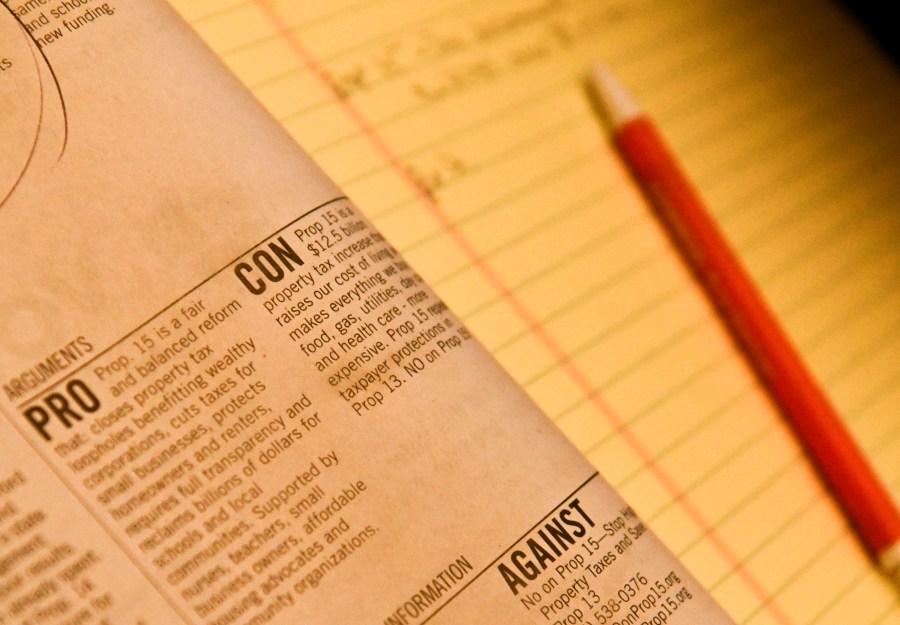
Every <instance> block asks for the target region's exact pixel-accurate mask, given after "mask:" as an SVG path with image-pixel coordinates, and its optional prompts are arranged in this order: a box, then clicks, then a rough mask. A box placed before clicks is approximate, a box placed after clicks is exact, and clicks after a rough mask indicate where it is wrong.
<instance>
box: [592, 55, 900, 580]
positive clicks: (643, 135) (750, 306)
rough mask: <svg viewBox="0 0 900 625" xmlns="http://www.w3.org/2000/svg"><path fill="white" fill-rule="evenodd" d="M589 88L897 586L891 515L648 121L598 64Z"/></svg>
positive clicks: (899, 526) (899, 576)
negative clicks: (591, 88) (596, 97)
mask: <svg viewBox="0 0 900 625" xmlns="http://www.w3.org/2000/svg"><path fill="white" fill-rule="evenodd" d="M592 82H593V85H594V88H595V90H596V92H597V95H598V97H599V99H600V102H601V104H602V105H603V106H604V108H605V109H606V112H607V114H608V117H609V121H610V125H611V126H612V130H613V132H614V138H615V142H616V145H617V147H618V149H619V152H620V153H621V155H622V157H623V159H624V160H625V161H626V163H627V164H628V166H629V168H630V169H631V172H632V175H633V176H634V178H635V179H636V181H637V182H638V184H639V185H640V187H641V189H642V190H643V192H644V195H645V196H646V198H647V200H648V201H649V202H650V204H652V206H653V208H654V209H655V211H656V214H657V217H658V218H659V219H660V221H662V223H663V225H664V226H665V228H666V230H667V231H668V233H669V236H670V237H671V239H672V240H673V241H674V243H675V245H676V246H677V247H678V248H679V250H680V251H681V253H682V256H683V257H684V259H685V261H686V262H687V263H688V264H689V265H690V267H691V269H692V270H693V272H694V274H695V275H696V277H697V278H698V280H699V281H700V283H701V284H702V285H703V287H704V288H705V290H706V293H707V295H708V296H709V297H710V299H711V300H712V302H713V304H714V305H715V306H716V308H717V309H718V312H719V315H720V317H721V318H722V320H723V321H724V322H725V324H726V325H727V326H728V329H729V330H730V331H731V334H732V336H733V337H734V339H735V341H736V342H737V343H738V344H739V346H740V347H741V348H742V350H743V351H744V353H745V354H746V356H747V358H748V360H749V361H750V363H751V365H752V366H753V368H754V370H755V371H756V374H757V375H758V377H759V378H760V380H762V382H763V384H764V385H765V387H766V388H767V389H768V391H769V394H770V395H771V396H772V398H773V399H774V401H775V403H776V404H777V405H778V406H779V408H780V409H781V412H782V414H783V415H784V416H785V417H786V418H787V419H788V421H789V422H790V423H791V425H792V426H793V429H794V431H795V433H796V434H797V436H798V438H799V439H800V441H801V442H802V443H803V445H804V447H805V448H806V450H807V452H808V455H809V456H810V458H811V459H812V461H813V463H814V464H815V465H816V467H817V468H818V471H819V474H820V475H821V476H822V478H823V479H824V480H825V482H826V483H827V484H828V486H829V487H830V488H831V490H832V492H833V493H834V496H835V497H836V499H837V500H838V502H839V503H840V505H841V507H842V508H843V510H844V513H845V514H846V515H847V517H848V519H849V520H850V522H851V523H852V525H853V526H854V527H855V528H856V530H857V533H858V535H859V537H860V538H861V540H862V542H863V544H864V545H865V546H866V548H867V549H868V550H869V551H870V553H871V554H872V556H873V557H874V558H875V559H876V560H877V561H878V562H879V564H880V565H881V567H882V568H883V570H884V571H885V572H886V573H887V575H888V576H889V577H890V579H891V580H893V582H894V583H895V584H896V585H897V586H900V513H898V511H897V508H896V506H895V504H894V502H893V500H892V499H891V496H890V494H889V493H888V492H887V491H886V490H885V489H884V487H883V486H882V485H881V483H880V482H879V480H878V478H877V477H876V476H875V473H874V472H873V471H872V469H871V468H870V467H869V465H868V462H867V461H866V459H865V457H864V456H863V454H862V453H861V452H860V450H859V448H858V447H857V446H856V444H855V443H854V442H853V439H852V438H851V436H850V434H849V433H848V432H847V430H846V429H845V428H844V426H843V424H842V422H841V418H840V417H839V416H838V414H837V412H836V411H835V409H834V408H833V407H832V406H831V403H830V402H829V400H828V398H827V397H826V396H825V394H824V393H823V392H822V390H821V389H820V388H819V385H818V384H817V383H816V381H815V380H814V379H813V376H812V375H811V374H810V373H809V371H808V370H807V369H806V367H805V366H804V364H803V362H802V360H801V359H800V356H799V355H798V354H797V351H796V350H795V349H794V347H793V346H792V345H791V342H790V340H789V339H788V337H787V335H786V334H785V332H784V331H783V330H782V329H781V326H780V324H779V323H778V321H777V320H776V318H775V316H774V315H773V314H772V312H771V311H770V310H769V308H768V306H767V305H766V303H765V301H764V300H763V297H762V295H761V294H760V293H759V291H758V290H757V289H756V287H755V286H754V285H753V282H752V281H751V279H750V277H749V275H748V274H747V272H746V271H745V270H744V268H743V266H742V265H741V263H740V261H739V260H738V259H737V257H736V256H735V254H734V252H733V251H732V250H731V247H730V246H729V245H728V243H727V242H726V241H725V239H724V237H723V236H722V235H721V234H720V233H719V231H718V229H717V228H716V225H715V223H714V222H713V220H712V219H711V217H710V215H709V213H708V212H707V210H706V209H705V207H704V205H703V202H702V200H701V199H700V196H699V195H698V194H697V192H696V191H695V190H694V188H693V186H692V185H691V183H690V182H689V181H688V179H687V177H686V176H685V175H684V173H683V172H682V171H681V168H680V167H679V165H678V163H677V161H676V160H675V158H674V157H673V155H672V154H671V153H670V152H669V150H668V149H667V147H666V145H665V143H664V142H663V140H662V138H661V136H660V135H659V133H658V132H657V131H656V129H655V127H654V125H653V123H652V122H651V121H650V119H649V118H648V117H647V116H646V115H645V114H644V113H643V112H642V111H641V110H640V109H639V108H638V107H637V106H636V105H635V104H634V102H633V101H632V100H631V98H630V97H629V96H628V94H627V93H626V92H625V90H624V89H623V87H622V86H621V85H620V84H619V82H618V81H617V80H616V79H615V77H614V76H613V75H612V74H611V72H610V71H609V70H608V69H606V68H605V67H603V66H597V67H595V68H594V69H593V71H592Z"/></svg>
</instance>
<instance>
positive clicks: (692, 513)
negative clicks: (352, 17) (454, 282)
mask: <svg viewBox="0 0 900 625" xmlns="http://www.w3.org/2000/svg"><path fill="white" fill-rule="evenodd" d="M256 4H257V5H258V6H259V8H260V10H261V11H262V12H263V13H264V14H265V16H266V18H267V19H268V20H269V21H270V22H271V23H272V25H273V26H274V27H275V29H276V30H277V32H279V33H280V34H281V35H282V36H283V37H284V40H285V42H286V43H287V44H288V46H289V47H290V48H291V51H292V52H294V54H295V55H296V56H297V57H298V58H299V59H300V61H301V62H302V63H303V64H304V65H305V66H306V67H307V68H308V69H309V70H310V71H311V72H312V73H313V74H314V75H315V76H316V77H318V78H319V79H320V80H321V81H322V83H323V84H324V85H325V86H326V88H327V89H328V90H329V91H330V92H331V94H332V96H333V97H334V99H335V100H336V101H337V102H338V104H340V106H341V108H342V109H343V111H344V113H345V114H346V115H347V116H348V117H349V118H350V119H351V120H352V121H353V123H354V124H355V125H356V126H357V128H359V130H360V132H361V133H362V134H363V135H364V136H365V137H366V139H367V140H368V141H369V143H370V144H371V145H372V147H373V148H375V150H376V151H377V152H378V153H379V154H380V155H381V156H382V157H383V158H384V159H385V160H386V161H387V162H388V163H390V165H391V167H392V168H393V169H394V170H395V172H396V173H397V174H398V175H399V176H400V178H402V179H403V181H404V182H406V184H407V185H408V186H409V187H410V188H411V189H412V190H413V192H414V193H415V194H416V196H417V197H418V198H419V200H420V201H421V202H422V204H424V205H425V206H426V207H427V208H428V210H429V211H430V212H431V214H432V216H433V217H434V218H435V219H436V220H437V221H438V223H439V224H440V226H441V228H442V229H443V230H444V231H445V232H446V233H447V234H448V235H449V236H450V237H451V238H452V239H453V241H454V242H455V243H456V245H457V246H459V248H460V249H461V250H462V252H463V253H464V254H465V255H466V256H467V257H468V258H469V260H470V262H471V263H472V264H473V265H474V266H475V267H477V268H478V270H479V271H480V272H481V273H482V275H483V276H484V277H485V279H487V281H488V282H489V283H490V284H491V286H493V287H494V289H496V290H497V292H498V293H499V294H500V295H501V296H502V297H503V299H504V300H505V301H506V302H507V303H508V304H509V305H510V307H511V308H512V309H513V310H514V311H515V313H516V314H517V315H518V316H519V317H520V318H521V319H522V321H523V322H524V323H525V325H526V327H527V328H528V329H529V330H531V331H532V332H534V334H535V336H537V338H538V339H539V340H540V342H541V344H542V345H543V346H544V348H545V349H547V351H548V352H550V355H551V356H552V357H553V359H554V360H556V362H557V363H558V364H559V366H560V367H562V368H563V370H564V371H565V372H566V373H567V374H568V375H569V377H571V378H572V380H573V381H574V382H575V383H576V384H577V385H578V387H579V388H581V390H582V392H584V393H585V395H586V396H587V397H588V398H589V399H590V400H591V402H592V403H593V404H594V406H595V407H596V408H597V409H598V410H599V411H600V412H601V413H602V414H603V415H604V416H605V417H606V418H607V420H608V421H609V422H610V423H611V424H612V426H613V427H614V429H615V430H616V431H617V432H618V433H619V434H620V435H621V436H622V438H623V439H624V440H625V442H626V443H627V444H628V445H629V446H631V448H632V449H633V450H634V452H635V453H636V454H637V455H638V457H639V458H640V459H641V461H642V462H643V463H644V464H645V465H646V466H647V468H648V469H649V470H650V471H651V473H652V474H653V475H654V476H655V477H656V478H657V479H658V480H659V481H660V483H661V484H662V485H663V486H664V487H665V489H666V490H667V491H668V492H669V494H670V495H671V496H672V499H673V501H675V502H677V503H678V504H680V505H681V507H682V508H683V509H684V511H685V512H686V513H687V514H688V516H689V517H690V518H691V519H692V520H693V522H694V523H695V524H696V525H697V527H698V528H699V529H700V531H701V532H702V533H703V534H704V535H705V536H706V537H707V538H708V539H709V540H710V542H711V543H712V544H713V545H714V546H715V547H716V549H717V550H718V551H719V554H720V555H721V556H722V557H723V558H724V559H725V561H726V562H728V564H729V566H731V567H732V568H733V569H734V570H735V572H737V574H738V575H739V576H740V577H741V579H743V580H744V583H746V584H747V586H748V587H749V588H750V589H751V590H752V591H753V593H754V594H755V595H756V596H757V598H758V599H759V600H760V602H761V603H762V604H763V605H764V606H765V607H766V609H767V610H768V611H769V612H770V614H771V615H772V616H773V617H774V618H775V620H777V621H778V622H780V623H783V624H784V625H790V623H791V621H790V620H789V619H788V617H787V615H786V614H785V613H784V612H783V611H782V610H781V609H780V608H779V607H778V606H777V605H776V603H775V601H774V598H773V597H772V595H770V594H769V593H768V592H766V590H765V589H764V588H763V587H762V585H761V584H760V583H759V582H758V581H757V579H756V578H755V576H754V575H753V574H752V573H750V572H749V571H748V570H747V569H746V568H745V567H744V566H743V562H741V559H740V558H739V557H738V556H737V555H736V554H735V553H734V552H733V551H732V550H731V548H730V547H729V546H728V545H727V544H726V543H725V542H724V540H723V539H722V538H720V537H719V535H718V534H716V532H715V528H714V527H713V526H712V525H711V524H710V523H709V522H708V521H707V520H706V518H705V517H704V515H703V513H702V512H700V510H699V509H698V508H697V507H696V506H694V504H693V503H692V502H691V501H690V500H689V499H688V498H687V496H686V495H685V493H684V491H682V490H681V489H680V488H679V487H678V485H677V484H676V483H675V480H674V479H672V477H671V476H669V474H668V473H666V471H665V470H664V469H663V468H662V467H660V466H659V465H658V464H657V463H656V460H655V459H654V458H653V455H652V454H651V453H650V452H649V451H648V450H647V448H646V447H644V445H643V443H641V441H640V440H639V439H638V438H637V436H636V435H635V434H634V433H633V432H632V431H631V430H630V429H629V428H628V426H627V425H626V424H625V422H624V421H623V420H622V418H621V417H619V415H618V414H617V413H616V412H615V411H614V410H613V409H612V408H611V407H610V406H609V405H608V404H607V403H606V401H605V400H604V399H603V398H602V397H601V396H600V393H599V391H597V390H596V389H594V388H593V386H592V385H591V382H590V380H589V379H588V377H587V376H586V375H585V374H584V373H583V372H582V371H581V369H579V368H578V366H577V365H575V363H573V362H572V360H571V359H570V358H569V356H568V355H567V354H566V353H565V351H564V350H563V349H562V347H561V346H560V345H559V343H557V342H556V340H555V339H554V338H553V337H552V336H550V334H549V332H547V330H546V329H545V328H544V326H543V325H542V324H541V322H540V321H539V320H538V319H537V318H535V317H534V316H533V315H532V314H531V312H530V311H529V310H528V308H527V307H526V306H525V305H524V304H523V303H522V302H521V301H520V300H519V299H518V298H517V297H516V295H515V294H514V293H513V292H512V291H511V290H510V289H509V287H507V286H506V283H505V282H504V281H503V279H502V278H500V276H499V275H498V274H497V273H496V272H495V271H494V270H493V269H491V267H490V266H488V264H487V263H486V262H485V260H484V259H483V258H482V257H481V255H480V254H479V253H478V251H477V250H476V249H475V248H474V247H473V246H472V244H471V243H470V242H469V240H468V239H467V238H466V237H465V236H463V234H462V233H461V232H460V231H459V229H458V228H457V227H456V225H455V224H454V223H453V221H452V220H451V219H450V218H449V217H448V216H447V214H446V213H445V212H444V210H443V209H442V207H441V206H440V205H439V204H438V203H437V201H436V200H435V199H434V198H433V197H432V196H431V195H430V194H429V193H428V192H427V191H426V190H425V189H424V188H422V186H421V185H420V184H419V183H418V182H417V181H416V180H415V179H414V178H413V177H412V176H411V175H410V174H409V172H408V171H407V169H406V167H404V165H403V163H402V162H401V161H400V159H398V158H397V156H396V155H395V154H394V152H393V150H391V148H390V147H388V145H387V144H386V143H385V141H384V140H383V139H382V138H381V136H380V135H379V134H378V132H377V131H376V130H375V128H374V127H373V126H372V125H371V124H369V122H368V120H366V118H365V117H363V115H362V113H361V112H360V111H359V109H357V108H356V107H354V106H353V105H352V104H351V103H350V102H348V101H347V100H346V99H345V98H342V97H341V96H340V95H338V93H337V92H336V91H335V90H334V87H333V86H332V83H331V81H330V80H328V78H327V76H326V74H325V71H324V70H323V68H322V66H321V65H320V64H319V62H318V60H317V59H316V58H315V57H314V56H313V55H312V54H311V53H310V52H309V50H307V49H306V46H304V45H303V44H302V43H301V42H300V40H299V39H298V38H297V37H296V36H295V35H294V33H293V32H292V31H291V29H290V28H289V27H288V25H287V24H286V23H285V22H284V20H282V19H281V16H280V15H279V14H278V12H277V11H276V9H275V7H274V6H272V2H271V0H256Z"/></svg>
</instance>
